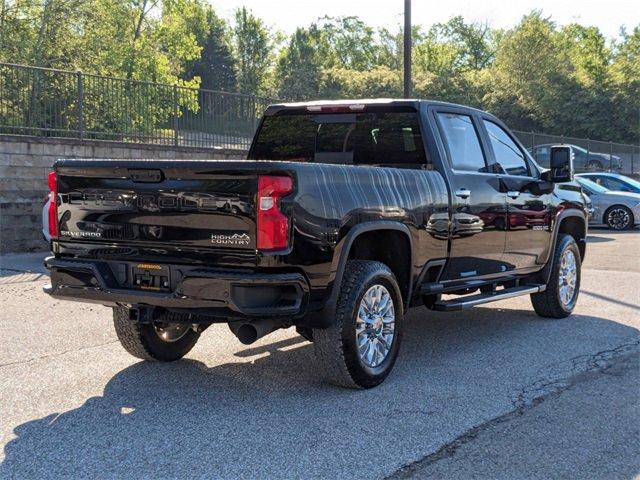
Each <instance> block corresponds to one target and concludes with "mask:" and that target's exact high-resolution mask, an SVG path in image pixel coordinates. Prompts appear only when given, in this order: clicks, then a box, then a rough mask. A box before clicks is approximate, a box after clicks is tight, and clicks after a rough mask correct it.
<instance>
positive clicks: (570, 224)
mask: <svg viewBox="0 0 640 480" xmlns="http://www.w3.org/2000/svg"><path fill="white" fill-rule="evenodd" d="M557 221H558V227H557V228H556V233H555V235H554V239H553V245H554V246H555V244H556V242H557V241H558V235H559V234H560V233H566V234H569V235H571V236H572V237H573V238H574V240H575V241H576V243H577V244H578V250H580V259H581V260H584V256H585V254H586V245H587V222H586V220H585V218H584V216H583V215H582V214H580V213H579V212H573V211H565V212H563V213H562V214H561V215H560V216H559V217H558V220H557Z"/></svg>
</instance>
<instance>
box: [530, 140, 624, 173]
mask: <svg viewBox="0 0 640 480" xmlns="http://www.w3.org/2000/svg"><path fill="white" fill-rule="evenodd" d="M553 145H555V144H551V143H547V144H542V145H536V146H534V147H533V148H532V149H530V151H531V154H532V155H533V158H534V159H535V160H536V162H538V164H539V165H540V166H542V167H544V168H549V152H550V150H551V147H552V146H553ZM567 146H568V147H570V148H571V149H572V151H573V155H574V160H573V162H574V163H573V168H574V169H575V171H576V172H601V171H604V170H620V169H621V168H622V160H621V159H620V157H618V156H616V155H610V154H608V153H597V152H591V151H588V150H587V149H585V148H582V147H581V146H579V145H572V144H567Z"/></svg>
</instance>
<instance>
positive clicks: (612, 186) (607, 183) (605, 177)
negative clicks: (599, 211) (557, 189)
mask: <svg viewBox="0 0 640 480" xmlns="http://www.w3.org/2000/svg"><path fill="white" fill-rule="evenodd" d="M578 176H580V177H584V178H587V179H589V180H591V181H592V182H595V183H597V184H598V185H601V186H603V187H604V188H606V189H607V190H613V191H615V192H631V193H640V182H639V181H637V180H634V179H633V178H630V177H627V176H626V175H621V174H620V173H608V172H598V173H580V174H579V175H578Z"/></svg>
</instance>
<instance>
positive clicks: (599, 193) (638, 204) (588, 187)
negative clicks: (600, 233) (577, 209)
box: [575, 176, 640, 230]
mask: <svg viewBox="0 0 640 480" xmlns="http://www.w3.org/2000/svg"><path fill="white" fill-rule="evenodd" d="M575 180H576V181H577V182H578V183H579V184H580V186H581V187H582V189H583V190H584V193H586V194H587V195H589V197H590V198H591V203H592V204H593V214H592V215H590V217H589V224H590V225H606V226H607V227H609V228H611V229H614V230H626V229H628V228H633V227H634V226H635V225H640V194H638V193H631V192H614V191H612V190H608V189H606V188H604V187H603V186H601V185H598V184H597V183H595V182H592V181H591V180H589V179H587V178H585V177H582V176H576V177H575Z"/></svg>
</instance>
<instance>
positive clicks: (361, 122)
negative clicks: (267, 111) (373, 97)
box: [249, 112, 427, 167]
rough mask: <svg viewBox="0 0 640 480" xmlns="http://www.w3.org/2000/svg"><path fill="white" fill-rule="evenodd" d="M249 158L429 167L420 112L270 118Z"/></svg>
mask: <svg viewBox="0 0 640 480" xmlns="http://www.w3.org/2000/svg"><path fill="white" fill-rule="evenodd" d="M249 158H250V159H256V160H290V161H301V162H318V163H338V164H356V165H393V166H409V167H418V166H422V165H424V164H426V163H427V159H426V155H425V151H424V146H423V142H422V135H421V133H420V126H419V123H418V116H417V113H415V112H371V113H358V114H350V113H345V114H342V113H338V114H315V115H314V114H295V115H290V114H285V115H276V116H272V117H265V119H264V121H263V123H262V128H261V129H260V131H259V132H258V135H257V138H256V142H255V144H254V146H253V149H252V151H251V152H250V154H249Z"/></svg>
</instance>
